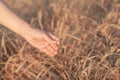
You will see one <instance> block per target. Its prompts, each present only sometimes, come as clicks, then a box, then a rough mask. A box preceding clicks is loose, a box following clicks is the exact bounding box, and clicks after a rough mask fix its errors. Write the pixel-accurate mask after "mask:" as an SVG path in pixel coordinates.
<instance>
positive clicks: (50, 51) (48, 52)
mask: <svg viewBox="0 0 120 80" xmlns="http://www.w3.org/2000/svg"><path fill="white" fill-rule="evenodd" d="M43 51H44V52H45V53H46V54H47V55H49V56H52V57H54V56H55V55H56V54H57V51H56V50H54V49H52V48H51V47H50V46H47V47H46V48H44V49H43Z"/></svg>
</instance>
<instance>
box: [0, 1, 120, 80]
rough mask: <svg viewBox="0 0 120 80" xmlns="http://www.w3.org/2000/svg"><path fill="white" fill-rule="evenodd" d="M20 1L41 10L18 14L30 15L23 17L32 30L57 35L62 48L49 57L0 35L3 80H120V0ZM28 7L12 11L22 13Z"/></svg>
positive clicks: (11, 36) (11, 35)
mask: <svg viewBox="0 0 120 80" xmlns="http://www.w3.org/2000/svg"><path fill="white" fill-rule="evenodd" d="M5 1H7V0H5ZM11 1H13V2H10V1H9V3H8V4H9V5H10V4H13V3H14V1H15V0H11ZM18 1H21V3H20V4H22V3H28V5H27V6H28V7H31V6H33V4H32V3H31V2H34V3H36V7H37V9H36V10H33V12H31V13H30V10H31V9H30V10H29V8H27V9H28V10H27V9H26V8H25V9H26V10H27V11H26V10H25V11H24V10H23V11H21V12H22V13H20V14H19V15H21V16H22V17H24V16H25V15H26V14H29V13H30V14H29V16H27V17H24V18H25V19H26V20H28V21H30V23H31V25H32V27H33V28H38V29H44V30H46V31H49V32H51V33H53V34H55V35H56V36H58V37H59V39H60V40H61V44H60V46H59V51H58V55H56V56H55V58H50V57H48V56H47V55H45V54H44V53H41V52H40V51H38V50H36V49H35V48H33V47H32V46H31V45H29V44H28V43H27V42H26V41H25V40H23V39H22V38H21V37H19V36H18V35H16V34H14V33H13V32H10V31H9V32H5V30H4V31H3V29H2V30H0V80H120V14H119V13H120V2H119V0H118V1H117V0H112V2H111V0H83V1H82V0H74V1H72V0H50V1H49V0H46V1H45V0H43V1H42V0H36V1H34V0H33V1H32V0H31V1H30V0H25V1H24V0H18ZM16 3H17V2H16ZM41 3H43V4H41ZM23 5H24V4H22V5H19V6H14V5H13V6H12V7H13V8H14V9H17V8H18V7H19V9H18V12H19V10H21V9H22V8H23V9H24V6H23ZM21 6H22V7H21ZM36 7H34V8H36ZM35 11H36V12H35ZM37 11H39V12H37ZM28 12H29V13H28ZM37 13H38V16H37V17H34V18H32V19H31V20H30V18H31V17H33V16H32V15H34V16H35V15H36V14H37ZM23 42H24V43H23Z"/></svg>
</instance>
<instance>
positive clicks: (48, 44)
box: [25, 30, 59, 57]
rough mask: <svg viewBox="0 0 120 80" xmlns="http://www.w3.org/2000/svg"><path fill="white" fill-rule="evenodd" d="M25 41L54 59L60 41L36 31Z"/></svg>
mask: <svg viewBox="0 0 120 80" xmlns="http://www.w3.org/2000/svg"><path fill="white" fill-rule="evenodd" d="M25 39H26V40H27V41H28V42H29V43H30V44H31V45H32V46H34V47H36V48H37V49H39V50H40V51H42V52H45V53H46V54H47V55H49V56H51V57H53V56H55V55H56V54H57V50H58V45H59V39H58V38H57V37H55V36H54V35H52V34H51V33H47V32H45V31H42V30H34V32H31V33H30V34H29V35H28V36H26V37H25Z"/></svg>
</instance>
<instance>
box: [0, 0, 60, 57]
mask: <svg viewBox="0 0 120 80" xmlns="http://www.w3.org/2000/svg"><path fill="white" fill-rule="evenodd" d="M0 24H2V25H4V26H5V27H6V28H8V29H10V30H12V31H14V32H15V33H17V34H19V35H20V36H22V37H23V38H24V39H25V40H26V41H28V42H29V43H30V44H31V45H32V46H34V47H35V48H37V49H39V50H40V51H42V52H45V53H46V54H47V55H49V56H51V57H54V56H55V55H56V54H57V50H58V45H59V39H58V38H57V37H56V36H54V35H52V34H51V33H47V32H45V31H42V30H35V29H32V28H31V26H30V25H29V24H28V23H27V22H25V21H24V20H23V19H21V18H19V17H18V16H17V15H16V14H14V13H13V12H12V11H11V10H9V9H8V8H7V7H6V6H5V5H4V4H3V3H2V2H1V1H0Z"/></svg>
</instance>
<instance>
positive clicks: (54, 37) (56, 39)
mask: <svg viewBox="0 0 120 80" xmlns="http://www.w3.org/2000/svg"><path fill="white" fill-rule="evenodd" d="M50 37H51V38H52V39H53V40H55V41H57V42H58V43H57V44H59V39H58V38H57V37H56V36H54V35H52V34H51V33H50Z"/></svg>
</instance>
